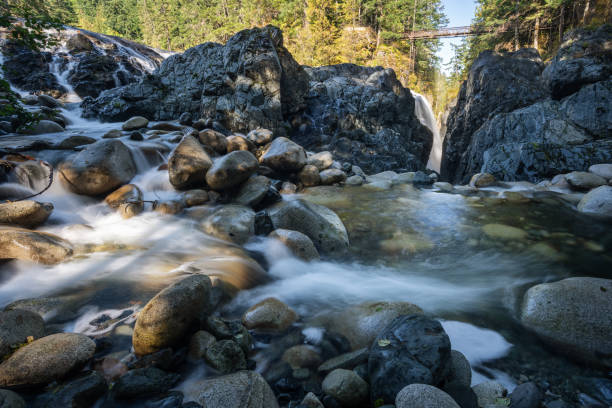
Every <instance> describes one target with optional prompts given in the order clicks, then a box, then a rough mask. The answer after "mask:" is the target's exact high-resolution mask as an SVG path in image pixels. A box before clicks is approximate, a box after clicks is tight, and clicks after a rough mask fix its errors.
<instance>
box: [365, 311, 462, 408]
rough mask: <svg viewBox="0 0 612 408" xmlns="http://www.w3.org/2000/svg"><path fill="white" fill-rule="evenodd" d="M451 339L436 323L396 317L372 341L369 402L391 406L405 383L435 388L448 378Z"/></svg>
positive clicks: (423, 317) (419, 316)
mask: <svg viewBox="0 0 612 408" xmlns="http://www.w3.org/2000/svg"><path fill="white" fill-rule="evenodd" d="M450 355H451V354H450V339H449V338H448V335H447V334H446V332H445V331H444V329H443V328H442V325H441V324H440V322H438V321H437V320H434V319H431V318H429V317H425V316H423V315H404V316H399V317H398V318H396V319H395V320H393V321H392V322H391V324H390V325H389V326H387V327H386V328H385V329H384V330H383V331H382V332H381V333H380V334H379V335H378V336H377V337H376V339H375V340H374V342H373V343H372V346H371V348H370V356H369V357H368V374H369V377H370V386H371V397H372V401H379V400H381V401H382V402H383V403H388V404H392V403H393V401H395V396H396V395H397V393H398V392H400V390H401V389H402V388H403V387H404V386H406V384H415V383H416V384H429V385H434V386H437V385H438V384H440V383H442V381H444V379H445V378H446V377H447V376H448V373H449V370H450V365H451V361H450V360H451V357H450Z"/></svg>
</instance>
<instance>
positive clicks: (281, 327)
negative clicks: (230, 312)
mask: <svg viewBox="0 0 612 408" xmlns="http://www.w3.org/2000/svg"><path fill="white" fill-rule="evenodd" d="M297 318H298V315H297V314H296V313H295V312H294V311H293V309H291V308H290V307H289V306H287V305H286V304H284V303H283V302H281V301H280V300H278V299H276V298H267V299H264V300H262V301H261V302H259V303H257V304H255V305H253V306H251V307H250V308H249V309H248V310H247V311H246V312H245V313H244V316H243V317H242V322H243V324H244V326H245V327H246V328H247V329H252V330H264V331H265V330H268V331H285V330H287V329H288V328H289V327H290V326H291V325H292V324H293V323H294V322H295V321H296V320H297Z"/></svg>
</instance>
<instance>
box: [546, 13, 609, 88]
mask: <svg viewBox="0 0 612 408" xmlns="http://www.w3.org/2000/svg"><path fill="white" fill-rule="evenodd" d="M610 38H612V25H609V24H608V25H603V26H601V27H600V28H598V29H596V30H588V29H579V30H574V31H570V32H568V33H567V34H566V35H565V36H564V37H563V44H561V47H560V48H559V51H557V54H556V55H555V56H554V58H553V59H552V61H551V62H550V64H548V66H547V67H546V69H545V70H544V72H543V74H542V78H543V79H544V81H545V83H546V85H547V86H548V87H549V89H550V92H551V94H552V96H553V98H556V99H561V98H563V97H565V96H567V95H570V94H572V93H574V92H576V91H577V90H579V89H580V88H582V87H583V86H584V85H587V84H591V83H594V82H598V81H603V80H605V79H608V78H610V76H612V48H611V47H610Z"/></svg>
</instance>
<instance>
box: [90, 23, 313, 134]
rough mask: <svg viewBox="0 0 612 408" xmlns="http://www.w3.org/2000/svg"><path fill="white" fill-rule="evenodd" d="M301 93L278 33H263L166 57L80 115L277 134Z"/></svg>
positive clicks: (300, 80)
mask: <svg viewBox="0 0 612 408" xmlns="http://www.w3.org/2000/svg"><path fill="white" fill-rule="evenodd" d="M307 91H308V76H307V75H306V73H305V72H304V70H303V69H302V67H300V66H299V65H298V64H297V62H295V60H294V59H293V57H291V55H290V54H289V52H288V51H287V50H286V49H285V48H284V47H283V37H282V34H281V32H280V30H278V29H277V28H274V27H264V28H255V29H252V30H244V31H241V32H239V33H237V34H236V35H234V36H233V37H232V38H230V39H229V41H228V42H227V43H226V44H225V45H220V44H215V43H205V44H201V45H198V46H196V47H193V48H191V49H189V50H187V51H186V52H185V53H184V54H180V55H174V56H171V57H170V58H168V59H167V60H165V61H164V62H163V63H162V66H161V67H160V68H159V70H157V71H156V72H155V74H154V75H151V76H148V77H145V78H143V80H141V81H140V82H139V83H137V84H132V85H130V86H127V87H123V88H118V89H114V90H112V91H109V92H106V93H105V94H104V95H101V96H100V98H98V99H97V100H87V101H86V103H85V109H84V112H85V114H87V115H89V116H98V117H100V118H101V119H103V120H121V119H127V118H128V117H129V116H132V115H134V114H141V115H143V116H146V117H150V118H153V119H154V120H171V119H175V118H177V117H179V115H181V113H183V112H188V113H191V114H192V116H193V117H195V118H197V117H209V118H212V119H214V120H217V121H218V122H219V123H221V124H222V125H223V126H224V127H226V128H228V129H231V130H234V131H239V132H242V133H247V132H248V131H249V130H251V129H255V128H257V127H262V128H267V129H279V128H280V126H281V122H282V121H283V114H289V113H291V112H295V111H297V110H298V109H299V108H300V107H301V106H302V105H303V103H304V97H305V96H306V94H307Z"/></svg>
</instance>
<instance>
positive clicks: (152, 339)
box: [132, 275, 212, 355]
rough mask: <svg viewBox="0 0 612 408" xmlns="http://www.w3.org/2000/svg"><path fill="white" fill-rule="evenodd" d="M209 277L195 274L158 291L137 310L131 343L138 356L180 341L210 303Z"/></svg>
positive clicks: (198, 320) (174, 344)
mask: <svg viewBox="0 0 612 408" xmlns="http://www.w3.org/2000/svg"><path fill="white" fill-rule="evenodd" d="M211 287H212V285H211V282H210V278H209V277H208V276H206V275H194V276H189V277H187V278H184V279H182V280H180V281H178V282H176V283H174V284H172V285H170V286H168V287H167V288H165V289H163V290H162V291H161V292H159V293H158V294H157V295H155V297H154V298H153V299H151V300H150V301H149V302H148V303H147V304H146V306H145V307H144V308H143V309H142V310H141V311H140V313H138V317H137V319H136V325H135V326H134V335H133V336H132V345H133V346H134V352H135V353H136V354H138V355H145V354H151V353H154V352H156V351H159V350H161V349H164V348H166V347H173V346H176V345H177V344H179V343H180V342H181V341H183V340H184V339H185V338H186V336H187V335H188V334H189V333H188V332H189V330H190V329H191V328H192V327H193V326H194V325H196V324H198V323H199V322H200V321H201V319H202V317H203V313H204V312H205V310H206V307H207V305H208V302H209V297H210V291H211Z"/></svg>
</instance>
